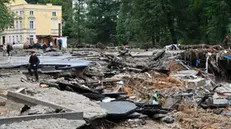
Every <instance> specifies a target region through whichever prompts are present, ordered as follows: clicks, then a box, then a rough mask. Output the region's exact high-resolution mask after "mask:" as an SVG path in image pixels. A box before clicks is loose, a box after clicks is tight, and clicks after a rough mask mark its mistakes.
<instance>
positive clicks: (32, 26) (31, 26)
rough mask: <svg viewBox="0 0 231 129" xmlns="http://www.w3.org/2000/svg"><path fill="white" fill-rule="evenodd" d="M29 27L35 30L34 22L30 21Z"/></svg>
mask: <svg viewBox="0 0 231 129" xmlns="http://www.w3.org/2000/svg"><path fill="white" fill-rule="evenodd" d="M29 25H30V29H34V21H30V23H29Z"/></svg>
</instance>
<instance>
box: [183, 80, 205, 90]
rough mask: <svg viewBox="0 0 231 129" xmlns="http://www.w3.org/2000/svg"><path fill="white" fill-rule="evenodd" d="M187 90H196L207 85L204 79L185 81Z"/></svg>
mask: <svg viewBox="0 0 231 129" xmlns="http://www.w3.org/2000/svg"><path fill="white" fill-rule="evenodd" d="M183 81H184V82H185V84H186V87H187V88H195V87H200V86H205V85H206V80H205V79H204V78H197V79H184V80H183Z"/></svg>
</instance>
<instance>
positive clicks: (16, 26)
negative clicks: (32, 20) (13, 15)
mask: <svg viewBox="0 0 231 129" xmlns="http://www.w3.org/2000/svg"><path fill="white" fill-rule="evenodd" d="M15 28H16V29H18V21H16V25H15Z"/></svg>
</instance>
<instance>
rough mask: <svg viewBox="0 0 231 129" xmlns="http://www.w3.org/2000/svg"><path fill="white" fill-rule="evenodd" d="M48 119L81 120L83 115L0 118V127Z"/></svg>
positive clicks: (66, 114)
mask: <svg viewBox="0 0 231 129" xmlns="http://www.w3.org/2000/svg"><path fill="white" fill-rule="evenodd" d="M49 118H65V119H67V120H83V113H79V112H73V113H57V114H40V115H26V116H14V117H6V118H0V125H2V124H11V123H14V122H22V121H30V120H38V119H49Z"/></svg>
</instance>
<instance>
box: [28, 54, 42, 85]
mask: <svg viewBox="0 0 231 129" xmlns="http://www.w3.org/2000/svg"><path fill="white" fill-rule="evenodd" d="M39 63H40V60H39V58H38V57H37V55H36V54H35V51H32V52H31V56H30V59H29V67H28V71H29V73H30V75H31V76H33V74H32V72H31V70H32V69H33V71H34V74H35V78H36V81H38V80H39V78H38V65H39Z"/></svg>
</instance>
